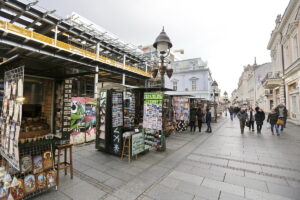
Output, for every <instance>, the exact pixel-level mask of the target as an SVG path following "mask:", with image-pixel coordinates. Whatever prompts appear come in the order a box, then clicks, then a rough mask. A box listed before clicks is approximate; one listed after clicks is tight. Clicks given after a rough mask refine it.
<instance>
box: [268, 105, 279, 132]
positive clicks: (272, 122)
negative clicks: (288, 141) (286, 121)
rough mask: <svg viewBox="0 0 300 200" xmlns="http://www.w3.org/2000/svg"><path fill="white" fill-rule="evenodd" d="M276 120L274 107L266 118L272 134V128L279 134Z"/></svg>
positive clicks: (276, 115)
mask: <svg viewBox="0 0 300 200" xmlns="http://www.w3.org/2000/svg"><path fill="white" fill-rule="evenodd" d="M277 120H278V114H277V112H276V110H275V109H272V111H271V112H270V113H269V115H268V119H267V122H269V123H270V125H271V131H272V135H274V128H275V130H276V133H277V135H279V132H278V126H277Z"/></svg>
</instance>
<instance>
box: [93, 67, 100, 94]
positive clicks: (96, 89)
mask: <svg viewBox="0 0 300 200" xmlns="http://www.w3.org/2000/svg"><path fill="white" fill-rule="evenodd" d="M98 79H99V67H98V66H97V67H96V73H95V78H94V81H95V82H94V98H98Z"/></svg>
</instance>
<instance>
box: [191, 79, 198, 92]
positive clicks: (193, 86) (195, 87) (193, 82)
mask: <svg viewBox="0 0 300 200" xmlns="http://www.w3.org/2000/svg"><path fill="white" fill-rule="evenodd" d="M196 83H197V81H196V80H192V91H196V90H197V85H196Z"/></svg>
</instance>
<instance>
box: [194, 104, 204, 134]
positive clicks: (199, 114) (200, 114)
mask: <svg viewBox="0 0 300 200" xmlns="http://www.w3.org/2000/svg"><path fill="white" fill-rule="evenodd" d="M196 114H197V119H198V127H199V132H200V133H201V128H202V122H203V121H202V119H203V116H204V113H203V111H202V109H201V105H199V107H198V109H197V112H196Z"/></svg>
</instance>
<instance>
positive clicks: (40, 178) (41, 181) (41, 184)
mask: <svg viewBox="0 0 300 200" xmlns="http://www.w3.org/2000/svg"><path fill="white" fill-rule="evenodd" d="M46 186H47V181H46V174H45V172H41V173H39V174H37V175H36V188H37V190H41V189H44V188H45V187H46Z"/></svg>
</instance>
